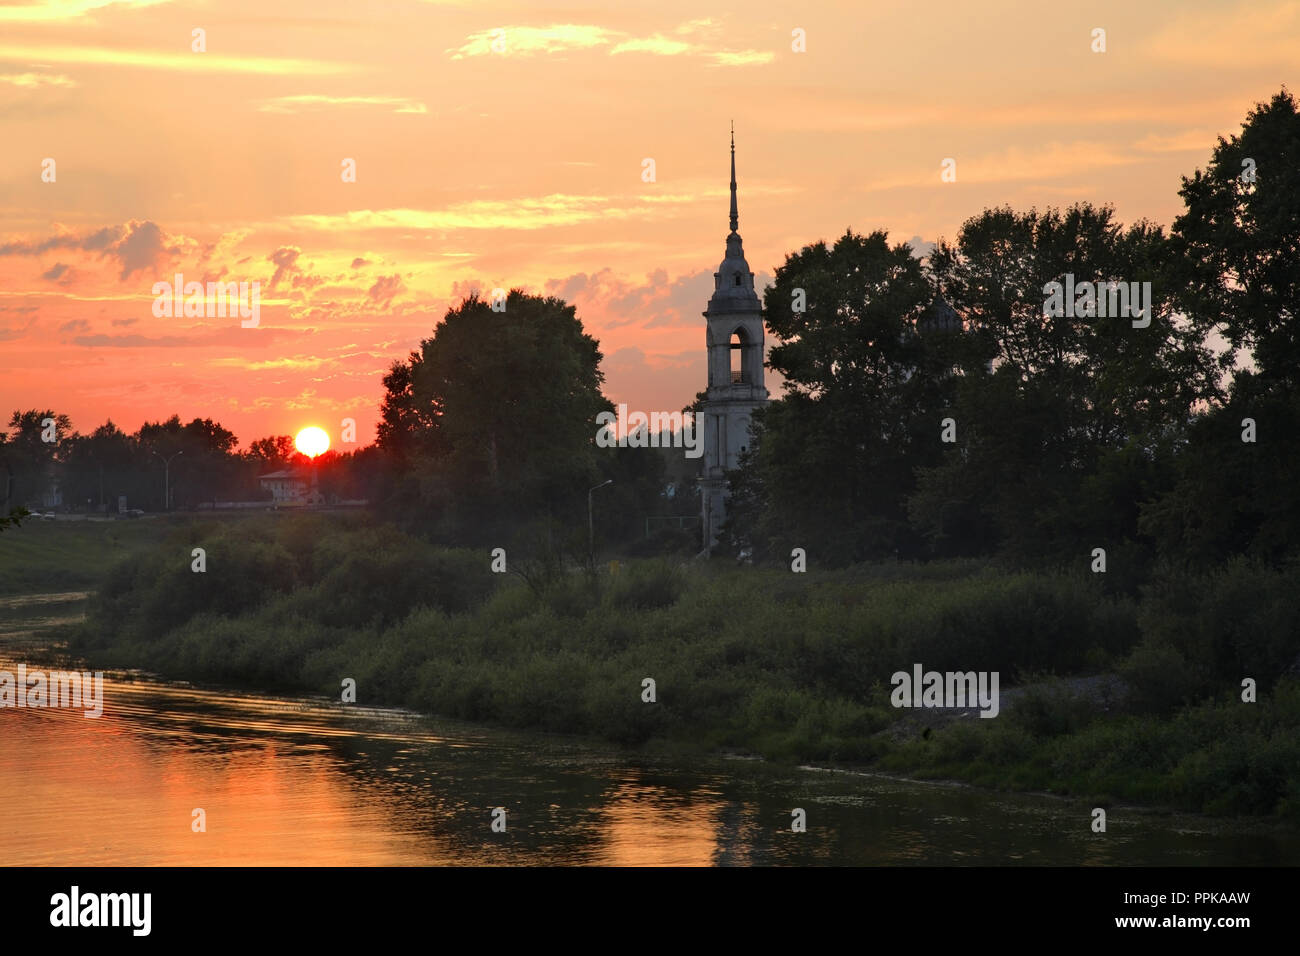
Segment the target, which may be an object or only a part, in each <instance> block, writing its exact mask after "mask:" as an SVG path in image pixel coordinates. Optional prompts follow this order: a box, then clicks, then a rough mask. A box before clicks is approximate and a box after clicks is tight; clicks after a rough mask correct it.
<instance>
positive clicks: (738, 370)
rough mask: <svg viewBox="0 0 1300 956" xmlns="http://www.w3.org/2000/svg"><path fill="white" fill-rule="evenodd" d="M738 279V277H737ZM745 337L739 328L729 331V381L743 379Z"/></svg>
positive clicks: (738, 381)
mask: <svg viewBox="0 0 1300 956" xmlns="http://www.w3.org/2000/svg"><path fill="white" fill-rule="evenodd" d="M737 281H739V278H737ZM744 354H745V337H744V335H742V334H741V331H740V329H737V330H736V331H734V332H732V333H731V381H732V382H733V383H740V382H743V381H744V380H745V373H744V367H745V366H744Z"/></svg>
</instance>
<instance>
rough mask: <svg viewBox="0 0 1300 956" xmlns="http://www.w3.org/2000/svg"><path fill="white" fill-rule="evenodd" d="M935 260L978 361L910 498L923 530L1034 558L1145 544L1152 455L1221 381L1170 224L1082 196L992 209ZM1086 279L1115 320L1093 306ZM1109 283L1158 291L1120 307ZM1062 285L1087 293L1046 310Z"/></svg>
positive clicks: (956, 542)
mask: <svg viewBox="0 0 1300 956" xmlns="http://www.w3.org/2000/svg"><path fill="white" fill-rule="evenodd" d="M930 266H931V269H932V271H933V273H934V276H935V280H936V282H937V283H938V285H939V287H940V289H941V290H942V292H943V295H944V296H945V297H946V298H947V299H948V300H949V301H950V302H951V303H952V305H953V307H954V308H955V309H956V310H957V311H958V312H959V313H960V314H961V315H962V316H963V318H964V319H965V321H966V324H967V327H968V335H967V337H968V340H969V343H970V349H971V356H972V357H973V358H975V359H977V360H976V361H968V362H967V363H966V365H965V368H964V374H963V375H962V376H961V377H960V380H959V382H958V384H957V389H956V400H955V404H954V407H953V410H952V414H951V417H952V418H953V420H954V422H955V423H956V427H957V430H958V441H957V443H956V444H955V445H953V446H950V448H951V450H950V452H949V453H947V454H946V460H945V461H944V462H943V463H942V464H940V465H936V466H933V467H925V468H923V470H922V472H921V474H920V487H919V490H918V492H917V494H916V495H914V496H913V497H912V499H911V501H910V502H909V511H910V514H911V516H912V518H913V521H914V522H915V523H916V526H917V527H918V528H919V529H921V530H923V531H924V532H925V533H926V534H927V536H928V537H929V538H930V539H931V541H932V542H933V543H934V544H935V547H936V550H937V551H938V552H940V553H943V552H952V551H956V552H962V551H966V552H970V551H977V550H984V549H987V548H989V547H991V546H994V545H997V546H999V547H1001V548H1003V549H1004V550H1005V551H1007V552H1009V553H1011V554H1013V555H1015V556H1017V557H1020V558H1022V559H1026V560H1034V559H1040V558H1044V557H1047V556H1049V555H1054V554H1062V553H1077V552H1078V550H1079V549H1080V548H1082V547H1084V546H1085V545H1088V546H1089V547H1091V544H1097V543H1101V542H1108V543H1110V544H1111V545H1112V546H1116V545H1118V544H1119V543H1120V542H1121V541H1125V540H1130V539H1134V538H1135V537H1136V536H1137V535H1138V528H1137V517H1138V510H1139V505H1140V502H1141V500H1143V498H1144V497H1148V496H1149V495H1150V494H1152V493H1153V483H1154V482H1157V479H1158V472H1159V468H1158V467H1157V465H1156V458H1157V455H1156V450H1157V449H1158V448H1160V447H1161V446H1162V444H1167V443H1168V441H1169V440H1170V436H1171V434H1172V433H1174V432H1177V431H1178V430H1179V429H1180V428H1181V427H1182V426H1183V425H1184V424H1185V423H1186V421H1187V419H1188V417H1189V416H1190V414H1191V411H1192V409H1193V407H1195V405H1196V404H1197V403H1198V402H1202V401H1205V400H1207V399H1208V398H1213V397H1214V396H1215V395H1217V388H1218V386H1217V378H1216V374H1217V372H1216V367H1215V365H1214V362H1213V358H1212V356H1211V355H1210V353H1209V352H1208V351H1207V350H1206V349H1205V348H1204V347H1203V345H1202V343H1201V339H1200V336H1199V334H1198V333H1197V331H1196V330H1195V329H1194V328H1193V327H1192V326H1191V325H1190V324H1189V323H1187V322H1185V321H1182V320H1181V319H1180V317H1179V316H1177V315H1176V314H1175V312H1174V309H1173V305H1172V302H1171V296H1170V284H1169V282H1168V280H1167V275H1168V271H1169V250H1168V243H1167V240H1166V238H1165V236H1164V234H1163V232H1162V230H1161V229H1159V228H1158V227H1155V226H1152V225H1151V224H1149V223H1146V222H1139V223H1137V224H1135V225H1133V226H1131V227H1130V228H1129V229H1128V230H1127V231H1125V230H1123V229H1122V228H1121V226H1120V225H1119V224H1118V223H1117V222H1115V221H1114V215H1113V211H1112V210H1111V209H1110V208H1109V207H1101V208H1098V207H1094V206H1092V205H1090V204H1087V203H1081V204H1077V205H1075V206H1072V207H1070V208H1069V209H1067V210H1066V211H1064V212H1061V211H1058V210H1055V209H1048V210H1047V211H1045V212H1042V213H1040V212H1038V211H1037V210H1031V211H1029V212H1028V213H1016V212H1014V211H1012V210H1010V209H1007V208H1001V209H992V210H985V211H984V213H982V214H981V215H979V216H976V217H974V218H972V219H970V220H968V221H967V222H966V223H965V224H963V226H962V229H961V232H960V234H959V236H958V240H957V242H956V244H949V243H947V242H945V241H941V242H940V243H939V246H938V248H937V249H936V250H935V252H934V254H933V255H932V256H931V259H930ZM1085 282H1086V283H1092V284H1093V285H1094V287H1095V290H1096V294H1095V296H1094V302H1095V303H1096V304H1098V305H1100V303H1101V302H1102V298H1103V296H1106V305H1107V309H1106V311H1107V312H1108V313H1110V314H1107V315H1105V316H1101V315H1096V314H1088V312H1087V308H1088V302H1087V299H1086V297H1085V296H1084V295H1083V292H1082V290H1083V289H1084V288H1086V287H1084V286H1083V283H1085ZM1109 282H1122V283H1126V284H1127V286H1126V290H1132V289H1133V288H1134V286H1133V284H1134V283H1138V285H1137V290H1138V292H1139V298H1140V296H1141V293H1142V290H1144V289H1148V288H1149V290H1150V300H1149V301H1141V302H1140V304H1141V305H1142V306H1145V307H1149V310H1150V311H1149V313H1148V314H1147V315H1138V314H1137V313H1138V309H1137V308H1136V306H1138V305H1139V301H1135V300H1130V306H1131V311H1130V312H1128V313H1126V314H1120V315H1116V314H1114V311H1113V309H1114V306H1116V305H1119V304H1120V302H1119V299H1118V295H1116V299H1115V300H1114V302H1112V301H1111V300H1110V298H1109V296H1107V295H1106V292H1105V284H1106V283H1109ZM1051 283H1061V284H1062V285H1063V286H1065V287H1066V288H1067V289H1068V288H1070V287H1074V286H1075V284H1076V283H1077V284H1078V287H1079V289H1080V290H1081V291H1080V292H1079V294H1078V296H1077V297H1076V298H1075V299H1074V301H1071V302H1069V303H1066V302H1064V301H1061V302H1058V306H1060V307H1059V308H1055V309H1053V308H1049V305H1048V300H1049V293H1048V290H1049V288H1051ZM1142 283H1149V286H1143V285H1142ZM1097 311H1100V310H1097ZM1054 313H1055V314H1054ZM1148 318H1149V320H1150V324H1149V325H1146V326H1145V327H1135V326H1134V322H1135V321H1136V322H1138V323H1142V322H1144V321H1146V319H1148ZM1134 496H1137V497H1134ZM1117 514H1119V515H1120V516H1121V518H1122V520H1120V521H1118V522H1116V521H1115V520H1114V517H1115V516H1116V515H1117Z"/></svg>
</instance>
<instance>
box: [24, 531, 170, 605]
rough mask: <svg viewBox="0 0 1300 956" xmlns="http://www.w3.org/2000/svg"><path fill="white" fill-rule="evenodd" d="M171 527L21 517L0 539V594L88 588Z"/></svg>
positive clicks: (145, 548)
mask: <svg viewBox="0 0 1300 956" xmlns="http://www.w3.org/2000/svg"><path fill="white" fill-rule="evenodd" d="M171 527H172V522H170V521H167V520H163V519H138V520H135V521H57V520H56V521H42V520H40V519H36V518H25V519H23V523H22V525H21V526H19V527H17V528H6V529H5V531H4V533H3V534H0V595H13V594H36V593H54V592H61V591H85V590H89V589H92V588H94V587H97V586H98V585H99V583H100V582H101V581H103V579H104V576H105V575H106V574H107V573H108V570H109V569H110V568H111V567H112V566H113V565H114V564H116V563H117V562H118V561H120V560H122V559H123V558H126V557H129V556H130V555H133V554H139V553H141V552H144V551H147V550H149V549H150V548H152V547H154V546H156V545H157V544H158V542H160V541H161V540H162V539H163V538H164V537H165V536H166V534H167V532H168V530H170V528H171Z"/></svg>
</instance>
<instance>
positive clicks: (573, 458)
mask: <svg viewBox="0 0 1300 956" xmlns="http://www.w3.org/2000/svg"><path fill="white" fill-rule="evenodd" d="M600 359H601V354H600V350H599V345H598V343H597V342H596V340H595V339H594V338H592V337H591V336H590V335H587V334H586V332H585V331H584V330H583V327H582V323H581V322H580V321H579V320H578V318H577V317H576V315H575V312H574V308H573V307H572V306H569V305H566V304H565V303H564V302H562V301H561V300H559V299H555V298H551V297H546V298H543V297H539V296H531V295H527V294H525V293H523V292H520V291H518V290H513V291H511V293H510V295H509V296H508V297H507V298H506V301H505V309H504V311H495V310H493V308H492V307H491V305H490V304H489V303H488V302H487V301H484V300H482V299H479V298H478V297H477V295H474V296H471V297H469V298H468V299H466V300H465V301H464V302H462V303H461V305H460V306H459V307H457V308H454V309H449V310H448V312H447V314H446V316H445V317H444V318H443V319H442V321H440V322H439V323H438V325H437V326H436V327H435V329H434V334H433V336H432V337H431V338H428V339H425V340H424V341H423V342H421V344H420V349H419V351H418V352H415V353H412V354H411V357H410V359H409V360H408V361H407V362H405V363H401V362H399V363H395V364H394V366H393V367H392V369H391V370H390V372H389V374H388V375H387V376H385V379H384V385H385V391H386V394H385V397H384V403H383V410H382V418H383V421H382V423H381V425H380V428H379V432H380V441H381V443H382V445H383V447H384V448H385V449H387V450H389V451H390V452H391V453H393V454H394V455H395V456H397V457H398V458H399V459H401V460H403V461H404V462H406V465H405V468H404V471H405V474H406V476H407V478H408V485H407V498H406V500H407V501H410V502H412V503H418V507H419V508H420V510H421V511H422V513H423V515H424V516H425V517H426V518H427V519H428V520H429V521H431V522H434V523H436V525H437V527H438V529H439V530H440V531H442V532H443V533H445V534H448V535H452V536H456V537H460V538H474V539H482V538H485V537H492V536H494V535H496V536H499V535H500V534H502V533H505V531H506V530H508V529H509V528H510V527H512V526H513V525H514V524H515V523H516V521H517V518H518V516H520V515H525V514H532V513H535V512H558V513H569V514H571V515H577V514H578V513H579V512H581V513H582V515H583V517H585V510H586V490H587V488H588V487H589V486H590V483H591V481H592V479H593V478H594V477H595V476H596V475H597V473H598V468H597V459H596V457H595V451H596V449H595V442H594V439H595V435H596V430H597V429H596V424H595V418H596V415H597V413H598V412H600V411H603V410H606V409H608V408H609V407H610V405H609V402H608V401H607V400H606V399H605V398H604V396H603V395H602V394H601V392H600V386H601V383H602V382H603V380H604V375H603V373H602V372H601V371H600Z"/></svg>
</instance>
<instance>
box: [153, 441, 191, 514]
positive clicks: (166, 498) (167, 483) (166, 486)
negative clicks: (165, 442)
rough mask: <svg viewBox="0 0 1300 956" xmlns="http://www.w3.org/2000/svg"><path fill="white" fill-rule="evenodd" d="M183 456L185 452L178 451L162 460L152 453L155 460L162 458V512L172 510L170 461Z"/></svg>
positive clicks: (158, 455) (155, 453)
mask: <svg viewBox="0 0 1300 956" xmlns="http://www.w3.org/2000/svg"><path fill="white" fill-rule="evenodd" d="M183 454H185V452H183V451H178V452H176V453H175V454H173V455H170V456H168V457H167V458H163V456H162V455H160V454H158V453H157V452H154V453H153V455H154V457H155V458H162V463H163V510H164V511H171V510H172V459H173V458H175V457H176V455H183Z"/></svg>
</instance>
